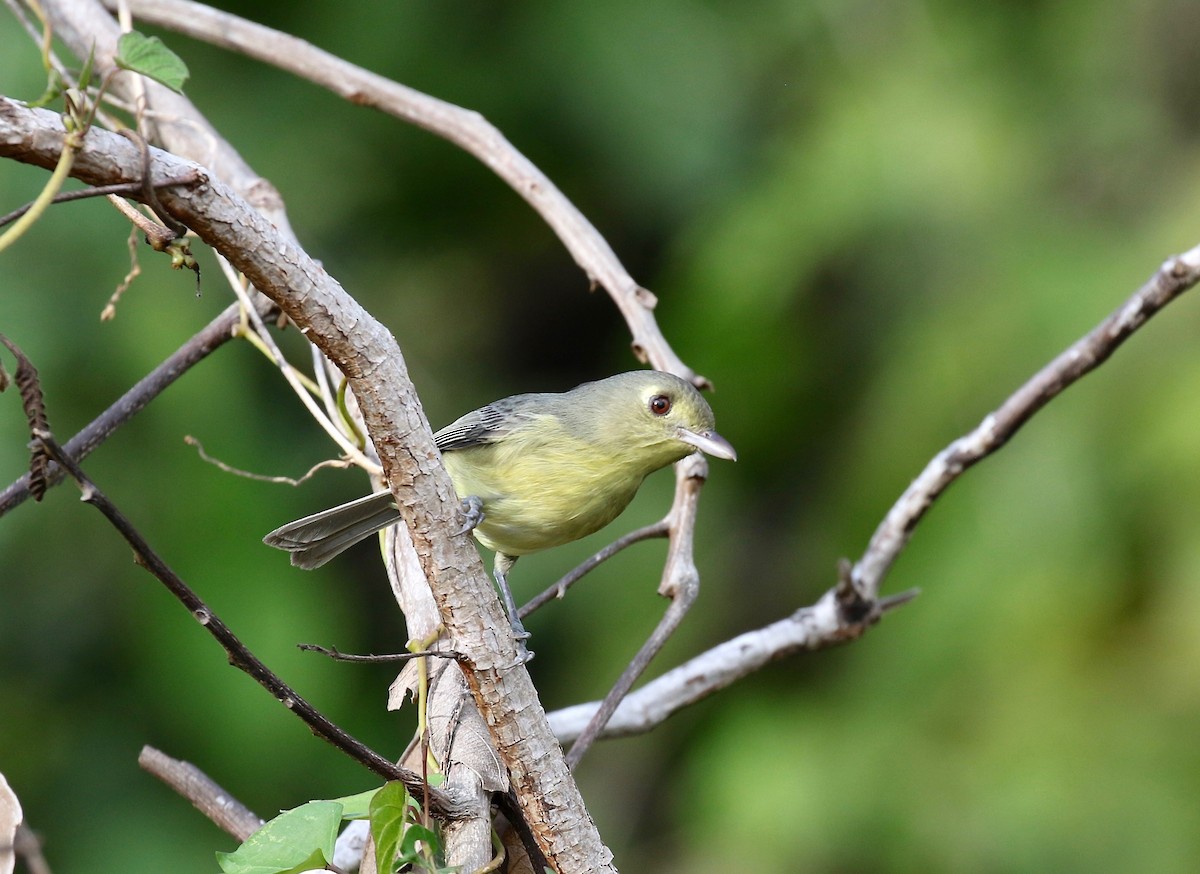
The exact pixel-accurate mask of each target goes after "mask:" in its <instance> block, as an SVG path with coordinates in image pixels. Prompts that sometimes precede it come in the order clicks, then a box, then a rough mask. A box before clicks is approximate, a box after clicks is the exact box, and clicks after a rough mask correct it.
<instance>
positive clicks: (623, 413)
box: [263, 370, 737, 639]
mask: <svg viewBox="0 0 1200 874" xmlns="http://www.w3.org/2000/svg"><path fill="white" fill-rule="evenodd" d="M434 442H435V443H436V444H437V448H438V449H439V450H440V451H441V453H442V461H443V462H444V463H445V465H446V471H447V472H448V473H449V474H450V479H451V481H452V482H453V483H454V489H455V491H456V492H457V493H458V495H459V497H460V498H462V499H463V503H464V507H466V510H467V515H468V518H469V519H470V520H471V522H472V523H473V527H474V533H475V537H476V539H478V540H479V542H480V543H482V544H483V545H484V546H486V547H487V548H488V549H492V550H495V552H496V562H495V571H494V576H495V578H496V584H497V585H498V586H499V588H500V593H501V595H502V596H503V597H504V605H505V608H506V609H507V611H508V616H509V620H510V621H511V623H512V626H513V634H514V636H515V637H517V638H518V639H524V638H526V637H528V636H529V635H528V633H527V632H526V631H525V629H524V628H523V627H522V625H521V622H520V619H519V618H518V616H517V609H516V606H515V604H514V602H513V597H512V593H511V592H510V591H509V588H508V582H507V577H508V570H509V568H511V567H512V565H513V562H515V561H516V560H517V558H518V557H520V556H522V555H526V554H527V553H531V552H538V551H539V550H542V549H549V548H550V547H552V546H561V545H562V544H564V543H570V542H571V541H572V540H578V539H579V538H581V537H585V536H587V535H588V534H591V533H593V532H594V531H598V530H599V529H601V528H603V527H604V526H605V525H607V524H608V523H609V522H611V521H612V520H613V519H615V518H616V517H617V516H618V515H619V514H620V513H621V511H622V510H624V509H625V508H626V507H627V506H628V505H629V502H630V501H631V500H633V496H634V495H635V494H636V493H637V490H638V487H639V486H641V484H642V480H644V479H645V478H646V476H647V475H648V474H651V473H653V472H654V471H656V470H658V469H659V468H661V467H666V466H667V465H668V464H671V463H673V462H676V461H679V459H681V458H683V457H684V456H686V455H689V454H690V453H693V452H696V451H697V450H699V451H702V452H706V453H708V454H709V455H712V456H715V457H717V458H727V459H729V460H731V461H732V460H735V459H736V458H737V453H736V452H734V449H733V447H732V446H731V445H730V444H729V441H727V440H726V439H725V438H724V437H722V436H721V435H719V434H718V433H717V432H716V431H715V430H713V413H712V409H711V408H710V407H709V405H708V402H707V401H705V400H704V398H703V397H702V396H701V395H700V392H698V391H697V390H696V389H695V387H694V386H692V385H691V383H689V382H687V381H685V380H683V379H680V378H679V377H677V376H674V375H673V374H670V373H662V372H660V371H655V370H637V371H633V372H630V373H620V374H617V375H616V376H610V377H608V378H607V379H601V380H598V381H596V382H586V383H584V384H583V385H580V386H576V387H575V388H573V389H571V390H570V391H567V392H562V393H560V394H552V393H538V394H522V395H514V396H513V397H510V398H505V399H503V400H500V401H496V402H495V403H492V404H488V405H487V406H485V407H480V408H479V409H478V410H475V411H474V412H470V413H467V414H466V415H465V416H463V417H462V418H461V419H459V420H458V421H456V422H452V423H451V424H449V425H447V426H446V427H445V428H443V429H442V430H440V431H438V432H437V433H436V434H435V435H434ZM398 521H400V511H399V510H397V509H396V504H395V501H394V500H393V498H392V493H391V492H390V491H387V490H384V491H380V492H376V493H375V494H372V495H367V496H366V497H365V498H360V499H358V500H357V501H351V502H350V503H348V504H342V505H341V506H340V507H334V508H332V509H330V510H325V511H324V512H321V513H316V514H315V515H312V516H306V517H305V518H303V519H299V520H297V521H295V522H289V523H288V524H287V525H284V526H283V527H281V528H277V529H276V530H274V531H272V532H271V533H270V534H268V535H267V536H266V537H264V538H263V540H264V541H265V542H266V543H267V544H269V545H271V546H275V547H278V548H279V549H285V550H287V551H289V552H290V553H291V554H292V564H294V565H297V566H298V567H302V568H316V567H320V566H321V565H323V564H325V562H327V561H329V560H330V559H331V558H333V557H334V556H335V555H337V554H338V553H340V552H342V550H344V549H346V548H348V547H350V546H352V545H353V544H355V543H357V542H358V541H360V540H362V539H364V538H366V537H369V536H370V535H371V534H374V533H375V532H377V531H380V530H381V529H383V528H386V527H387V526H388V525H392V524H394V523H396V522H398Z"/></svg>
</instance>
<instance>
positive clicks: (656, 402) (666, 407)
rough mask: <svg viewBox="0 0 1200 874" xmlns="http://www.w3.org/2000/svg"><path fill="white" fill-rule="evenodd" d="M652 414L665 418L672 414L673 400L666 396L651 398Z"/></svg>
mask: <svg viewBox="0 0 1200 874" xmlns="http://www.w3.org/2000/svg"><path fill="white" fill-rule="evenodd" d="M650 412H652V413H653V414H654V415H656V416H665V415H666V414H667V413H669V412H671V399H670V398H669V397H667V396H666V395H655V396H654V397H652V398H650Z"/></svg>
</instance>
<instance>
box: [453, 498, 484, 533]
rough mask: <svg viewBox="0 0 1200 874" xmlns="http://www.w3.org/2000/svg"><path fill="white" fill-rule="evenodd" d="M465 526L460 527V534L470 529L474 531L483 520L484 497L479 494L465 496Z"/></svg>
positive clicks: (463, 505) (463, 507) (463, 511)
mask: <svg viewBox="0 0 1200 874" xmlns="http://www.w3.org/2000/svg"><path fill="white" fill-rule="evenodd" d="M462 514H463V527H462V528H461V529H459V531H458V532H456V533H458V534H466V533H467V532H468V531H474V530H475V529H476V528H478V527H479V526H480V524H481V523H482V522H483V519H484V515H483V499H482V498H480V497H479V496H478V495H471V496H470V497H469V498H464V499H463V502H462Z"/></svg>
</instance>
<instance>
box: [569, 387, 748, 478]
mask: <svg viewBox="0 0 1200 874" xmlns="http://www.w3.org/2000/svg"><path fill="white" fill-rule="evenodd" d="M575 392H578V393H579V395H580V396H579V398H578V399H577V402H576V405H577V406H579V407H582V408H588V409H591V410H594V411H596V412H597V413H599V415H597V416H596V417H595V419H594V421H596V422H598V423H602V424H600V425H599V428H600V431H599V433H598V434H597V435H596V436H598V437H600V438H601V439H603V440H604V441H605V442H606V443H610V444H612V445H614V446H619V447H622V448H623V450H624V451H625V452H628V453H630V455H631V456H633V457H636V458H644V460H645V461H646V463H647V466H650V465H653V466H654V467H662V466H665V465H667V464H670V463H671V462H674V461H678V460H679V459H681V458H683V457H684V456H685V455H690V454H691V453H692V452H695V451H696V450H700V451H701V452H704V453H707V454H708V455H711V456H713V457H714V458H725V459H728V460H730V461H736V460H737V452H735V451H734V448H733V446H731V445H730V443H729V441H728V440H726V439H725V438H724V437H722V436H721V435H720V434H718V433H717V432H716V429H715V420H714V418H713V411H712V407H710V406H709V405H708V401H706V400H705V399H704V397H703V396H702V395H701V394H700V392H699V391H697V390H696V387H695V386H693V385H692V384H691V383H690V382H688V381H687V380H684V379H680V378H679V377H678V376H675V375H674V374H670V373H663V372H661V371H657V370H635V371H631V372H629V373H619V374H617V375H616V376H610V377H608V378H607V379H601V380H598V381H597V382H589V383H585V384H584V385H581V386H579V388H577V389H575Z"/></svg>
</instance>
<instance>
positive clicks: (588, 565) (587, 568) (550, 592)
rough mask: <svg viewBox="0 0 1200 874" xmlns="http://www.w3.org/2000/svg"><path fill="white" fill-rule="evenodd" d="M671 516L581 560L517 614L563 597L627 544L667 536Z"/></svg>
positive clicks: (625, 536) (630, 533) (621, 538)
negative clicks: (568, 590)
mask: <svg viewBox="0 0 1200 874" xmlns="http://www.w3.org/2000/svg"><path fill="white" fill-rule="evenodd" d="M670 518H671V517H670V516H667V517H666V518H664V519H661V520H659V521H658V522H655V523H654V524H652V525H646V526H644V527H642V528H639V529H637V530H636V531H630V532H629V533H628V534H626V535H624V536H622V537H618V538H617V539H616V540H614V541H613V542H612V543H610V544H608V545H607V546H606V547H604V548H603V549H601V550H600V551H599V552H597V553H595V554H594V555H592V556H591V557H589V558H587V559H585V560H584V561H582V562H580V564H579V565H577V566H576V567H575V568H574V569H573V570H571V571H570V573H567V574H565V575H564V576H563V577H562V578H561V579H560V580H559V581H558V582H557V583H555V584H554V585H552V586H550V588H548V589H546V590H545V591H543V592H541V593H540V594H538V595H535V596H534V597H533V598H531V599H530V600H529V602H528V603H527V604H525V605H524V606H522V607H521V609H520V610H518V611H517V615H518V616H519V617H520V618H521V619H524V618H525V617H526V616H528V615H529V614H530V613H532V612H533V611H534V610H537V609H538V608H539V607H542V606H544V605H545V604H546V603H548V602H549V601H553V600H556V599H562V598H563V597H565V596H566V594H567V589H569V588H571V586H573V585H575V584H576V583H577V582H579V581H580V580H581V579H583V577H584V576H586V575H587V574H589V573H591V572H592V571H594V570H595V569H596V568H597V567H599V566H600V565H601V564H603V563H604V562H606V561H608V560H609V559H610V558H612V557H613V556H614V555H616V554H617V553H618V552H620V551H621V550H623V549H625V548H626V547H627V546H632V545H633V544H635V543H640V542H641V541H643V540H649V539H650V538H651V537H666V536H667V535H668V534H669V533H670V530H671V525H670Z"/></svg>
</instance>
